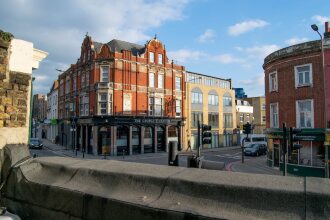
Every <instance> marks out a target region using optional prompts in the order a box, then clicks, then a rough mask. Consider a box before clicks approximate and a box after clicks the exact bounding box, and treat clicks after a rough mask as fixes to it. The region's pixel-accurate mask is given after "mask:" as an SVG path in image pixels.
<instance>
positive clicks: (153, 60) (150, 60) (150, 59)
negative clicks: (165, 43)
mask: <svg viewBox="0 0 330 220" xmlns="http://www.w3.org/2000/svg"><path fill="white" fill-rule="evenodd" d="M149 62H150V63H154V62H155V54H154V53H153V52H149Z"/></svg>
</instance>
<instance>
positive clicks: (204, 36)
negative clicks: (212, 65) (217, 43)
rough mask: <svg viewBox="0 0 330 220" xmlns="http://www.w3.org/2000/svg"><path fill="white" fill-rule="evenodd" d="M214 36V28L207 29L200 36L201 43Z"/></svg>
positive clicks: (210, 39)
mask: <svg viewBox="0 0 330 220" xmlns="http://www.w3.org/2000/svg"><path fill="white" fill-rule="evenodd" d="M214 36H215V34H214V30H212V29H207V30H206V31H205V32H204V33H203V34H202V35H200V36H199V37H198V41H199V42H201V43H204V42H207V41H212V40H213V38H214Z"/></svg>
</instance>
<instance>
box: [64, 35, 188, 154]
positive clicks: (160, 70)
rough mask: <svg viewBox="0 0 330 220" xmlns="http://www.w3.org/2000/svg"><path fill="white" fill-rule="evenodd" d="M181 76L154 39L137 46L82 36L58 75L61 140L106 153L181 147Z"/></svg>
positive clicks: (182, 68) (182, 82) (182, 96)
mask: <svg viewBox="0 0 330 220" xmlns="http://www.w3.org/2000/svg"><path fill="white" fill-rule="evenodd" d="M184 76H185V68H184V67H183V66H179V65H175V64H174V63H173V62H170V61H169V59H168V58H167V54H166V50H165V46H164V45H163V44H162V43H161V42H160V41H159V40H158V39H157V38H156V37H155V38H154V39H152V40H150V41H149V42H147V43H146V44H145V45H138V44H133V43H129V42H125V41H121V40H111V41H110V42H108V43H105V44H103V43H99V42H95V41H93V40H92V38H91V37H90V36H88V35H86V37H85V39H84V40H83V43H82V45H81V54H80V57H79V59H78V61H77V63H76V64H72V65H71V67H70V68H69V69H67V70H66V71H65V72H64V73H62V74H61V75H60V76H59V82H60V87H59V119H61V123H60V124H61V125H60V126H59V127H60V128H59V130H60V131H59V135H60V139H61V142H62V144H63V145H67V146H72V147H73V148H77V149H78V150H85V151H87V152H88V153H92V154H103V153H105V152H106V153H111V155H117V154H122V152H123V151H125V152H126V153H127V154H133V153H146V152H158V151H167V150H168V143H169V141H170V140H176V141H178V144H179V145H181V144H182V126H183V123H182V120H183V118H184V115H183V111H182V109H183V108H184V106H183V105H184V101H183V100H184V99H185V94H184V91H185V84H184V82H185V79H184ZM73 117H76V118H77V122H76V127H74V125H73V124H74V122H73V123H72V120H71V119H72V118H73ZM70 120H71V121H70ZM72 140H74V141H72Z"/></svg>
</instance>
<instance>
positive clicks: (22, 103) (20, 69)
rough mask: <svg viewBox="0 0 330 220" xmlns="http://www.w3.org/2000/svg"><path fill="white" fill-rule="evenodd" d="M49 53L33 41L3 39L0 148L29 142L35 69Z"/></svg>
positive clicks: (0, 47) (0, 63)
mask: <svg viewBox="0 0 330 220" xmlns="http://www.w3.org/2000/svg"><path fill="white" fill-rule="evenodd" d="M46 56H47V53H46V52H43V51H40V50H36V49H34V48H33V44H32V43H31V42H27V41H24V40H19V39H12V40H11V41H10V42H8V41H7V42H6V41H5V40H3V39H0V58H1V59H0V67H1V68H0V149H1V148H3V147H4V146H6V145H7V144H27V142H28V136H29V134H28V132H29V116H30V97H31V79H32V69H34V68H37V67H38V66H39V62H40V61H41V60H42V59H44V58H45V57H46Z"/></svg>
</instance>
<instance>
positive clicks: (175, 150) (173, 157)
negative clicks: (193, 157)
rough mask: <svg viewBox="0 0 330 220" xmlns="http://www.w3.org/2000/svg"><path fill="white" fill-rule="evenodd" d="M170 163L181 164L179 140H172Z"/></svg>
mask: <svg viewBox="0 0 330 220" xmlns="http://www.w3.org/2000/svg"><path fill="white" fill-rule="evenodd" d="M168 165H169V166H179V156H178V142H176V141H170V143H169V149H168Z"/></svg>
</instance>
